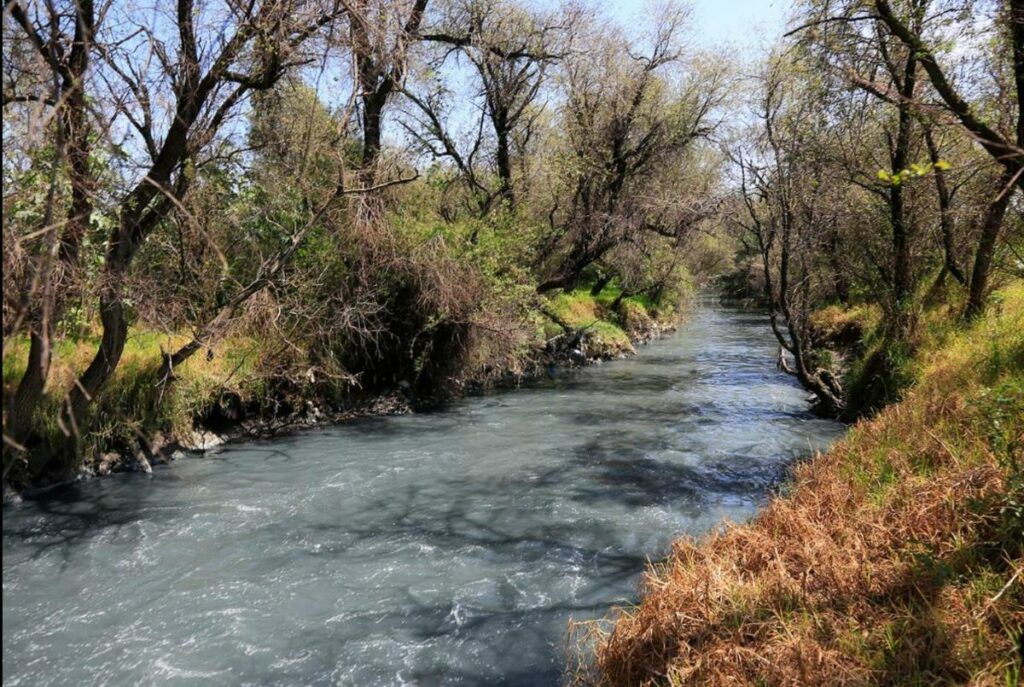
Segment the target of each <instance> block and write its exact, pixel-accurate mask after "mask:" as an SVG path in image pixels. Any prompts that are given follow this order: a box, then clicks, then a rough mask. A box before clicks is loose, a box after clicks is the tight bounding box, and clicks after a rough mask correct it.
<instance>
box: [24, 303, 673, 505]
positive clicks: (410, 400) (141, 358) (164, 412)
mask: <svg viewBox="0 0 1024 687" xmlns="http://www.w3.org/2000/svg"><path fill="white" fill-rule="evenodd" d="M691 293H692V292H690V291H686V292H685V294H686V295H685V296H684V298H683V299H681V300H680V301H679V302H678V303H675V304H670V305H666V304H660V305H656V304H654V303H652V302H650V301H649V300H645V299H642V298H628V299H625V298H620V294H621V292H620V291H619V290H618V289H616V288H614V287H612V288H606V289H605V292H604V293H603V294H598V295H596V296H595V295H593V294H591V293H590V289H589V286H586V287H581V288H579V289H576V290H574V291H571V292H567V293H560V294H558V295H556V296H554V297H551V298H545V299H543V301H542V303H543V305H542V306H541V307H540V308H538V309H537V312H536V321H537V328H536V332H537V333H536V336H535V338H534V340H533V341H529V342H526V343H525V344H524V345H523V346H522V350H521V352H520V353H518V354H516V355H515V356H512V357H509V358H505V359H504V360H500V361H498V364H497V365H487V366H483V367H477V368H475V369H469V368H467V369H463V370H461V371H457V372H456V373H455V374H454V375H453V376H451V377H450V378H449V379H448V380H446V384H445V386H444V388H439V389H436V390H433V391H432V392H431V393H429V394H427V395H423V394H420V393H418V386H419V385H415V384H414V383H412V382H410V381H409V380H406V379H401V380H397V383H396V384H395V385H394V386H393V387H387V386H386V387H384V388H377V389H369V390H367V389H363V388H362V387H361V386H360V385H359V384H358V382H356V381H355V379H354V378H347V379H342V380H340V381H341V383H340V384H338V383H336V381H334V380H331V379H329V378H328V375H325V374H323V373H322V372H320V371H318V370H317V367H316V366H315V365H313V366H309V365H307V366H306V367H307V368H308V369H307V371H306V374H305V375H304V376H303V377H300V378H299V379H298V380H297V379H296V376H295V375H294V374H290V375H289V376H284V375H280V374H278V375H277V376H276V377H275V373H274V372H273V371H268V370H266V369H263V368H264V367H265V366H261V359H262V358H263V357H265V356H266V350H265V347H263V346H261V344H260V343H259V342H258V341H255V340H253V339H240V338H237V337H234V338H228V339H226V340H225V341H223V342H221V343H220V344H219V345H218V346H216V347H211V348H210V349H209V351H208V352H207V355H206V356H195V358H194V359H193V360H191V361H189V363H188V364H187V365H186V366H185V367H184V368H182V369H180V370H176V374H175V378H174V380H173V382H172V383H171V384H168V385H166V388H164V385H161V384H160V383H159V382H158V380H157V378H156V375H155V373H154V372H153V371H154V370H155V369H156V367H157V365H158V361H159V360H160V357H161V355H162V351H164V350H169V349H171V348H173V347H174V346H175V344H177V345H180V343H178V342H177V341H176V340H175V337H172V336H167V335H160V334H157V333H155V332H145V331H139V332H136V333H135V334H134V335H133V337H132V339H131V344H130V345H129V348H128V352H127V356H126V357H127V358H128V360H127V364H126V366H125V370H124V372H123V373H122V375H121V377H120V378H119V379H117V380H115V383H114V385H113V387H112V389H111V390H110V392H108V393H107V394H106V398H107V399H111V400H112V402H111V403H108V404H106V406H105V407H104V406H103V405H102V404H101V409H100V415H101V420H102V421H103V426H102V427H101V428H100V429H99V430H97V431H96V432H95V433H94V434H93V435H92V436H91V437H88V438H87V441H86V443H85V446H86V447H87V448H86V450H85V451H84V452H83V455H82V458H81V460H80V462H79V463H78V464H77V466H75V468H74V470H73V472H72V473H70V474H69V473H66V472H65V473H56V474H55V473H44V474H41V475H35V476H33V475H32V474H31V469H30V470H29V472H28V474H26V475H23V477H22V478H21V479H20V480H19V481H17V482H15V483H14V484H13V485H12V484H11V483H10V482H6V481H5V485H4V502H5V503H6V502H8V501H12V500H16V499H18V498H20V497H21V496H23V495H24V496H31V495H33V494H36V493H38V492H39V490H41V489H43V490H45V489H48V488H51V487H54V486H59V485H62V484H67V483H68V482H70V481H76V480H81V479H88V478H92V477H101V476H105V475H110V474H114V473H119V472H144V473H151V472H152V471H153V466H154V465H158V464H167V463H170V462H172V461H174V460H178V459H180V458H183V457H185V456H186V455H199V454H202V453H205V452H207V451H210V450H214V449H218V448H220V447H222V446H224V445H225V444H228V443H232V442H237V441H246V440H256V439H267V438H271V437H275V436H280V435H282V434H285V433H288V432H293V431H297V430H301V429H308V428H313V427H319V426H324V425H330V424H337V423H342V422H350V421H352V420H355V419H358V418H365V417H372V416H380V415H396V414H405V413H411V412H416V411H423V410H433V409H436V408H438V407H441V406H443V405H444V404H446V403H448V402H451V401H452V400H455V399H458V398H461V397H464V396H467V395H477V394H482V393H487V392H489V391H492V390H495V389H507V388H515V387H517V386H519V385H521V384H523V383H526V382H529V381H531V380H536V379H538V378H543V377H550V376H554V375H556V374H558V371H559V370H565V369H572V368H575V367H580V366H584V365H591V364H595V363H599V362H604V361H609V360H615V359H621V358H624V357H627V356H631V355H635V354H636V346H638V345H642V344H644V343H647V342H649V341H650V340H652V339H654V338H656V337H658V336H662V335H664V334H665V333H667V332H671V331H674V330H675V328H676V327H677V326H678V325H679V323H680V322H681V321H682V320H683V319H684V318H685V317H686V314H687V312H688V310H689V308H690V307H691V305H690V302H691V300H692V295H691ZM178 338H181V337H178ZM19 353H23V351H19V350H18V349H17V347H16V346H15V347H13V350H10V351H5V362H4V373H5V386H6V381H7V380H8V379H10V380H14V379H17V376H18V374H19V373H20V368H19V365H18V364H17V363H18V359H19ZM76 353H77V351H74V350H65V351H62V357H63V359H64V361H65V367H66V368H67V369H65V370H64V371H63V374H64V375H65V376H70V374H71V371H72V370H73V369H74V367H75V363H76ZM21 366H22V367H23V363H22V365H21ZM55 374H56V376H57V377H58V378H59V377H60V376H61V375H62V372H61V371H57V372H56V373H55ZM318 376H319V379H318ZM53 402H54V403H56V400H55V399H54V400H53ZM102 416H106V417H105V419H104V418H103V417H102ZM48 429H49V432H50V434H51V435H56V434H57V429H58V428H55V427H52V428H48ZM44 441H49V442H51V443H57V441H59V437H56V438H46V439H44ZM28 465H29V468H31V458H30V459H29V463H28Z"/></svg>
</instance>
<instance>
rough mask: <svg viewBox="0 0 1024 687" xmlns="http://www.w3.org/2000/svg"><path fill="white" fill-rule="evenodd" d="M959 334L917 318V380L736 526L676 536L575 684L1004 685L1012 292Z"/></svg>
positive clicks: (1022, 407)
mask: <svg viewBox="0 0 1024 687" xmlns="http://www.w3.org/2000/svg"><path fill="white" fill-rule="evenodd" d="M997 300H998V301H999V303H1000V305H999V307H998V309H994V312H992V313H991V314H990V315H989V316H988V317H987V318H986V319H984V320H982V321H980V322H978V323H976V324H975V325H974V326H973V327H972V328H970V329H966V330H959V329H955V328H953V327H951V326H950V325H949V324H944V323H945V322H948V321H949V320H948V311H947V309H945V308H941V309H935V310H933V311H931V312H929V313H927V314H926V317H927V324H928V325H929V326H927V327H925V329H926V330H927V331H928V334H927V335H926V339H927V340H926V341H924V342H922V348H921V353H920V354H919V355H918V356H917V357H916V358H915V361H914V373H915V376H916V377H917V379H918V382H917V384H916V385H915V386H914V388H913V389H912V390H911V391H910V392H909V393H908V394H907V396H906V398H905V399H904V400H903V401H902V402H901V403H899V404H896V405H894V406H891V407H890V408H888V409H887V410H885V411H883V412H882V413H881V414H880V415H878V416H877V417H876V418H874V419H872V420H868V421H864V422H862V423H861V424H859V425H858V426H857V427H855V428H854V429H853V430H852V431H851V432H850V434H849V435H848V436H847V437H846V438H845V439H844V440H842V441H841V442H840V443H839V444H838V445H837V446H835V447H834V448H833V449H832V450H831V451H829V452H828V453H826V454H824V455H819V456H818V457H816V458H815V459H814V460H811V461H810V462H808V463H806V464H804V465H802V466H800V467H798V468H797V469H796V471H795V478H794V480H793V483H792V485H791V486H789V487H788V488H787V493H786V494H783V495H780V496H778V497H776V498H775V499H773V500H772V501H771V503H770V504H769V505H768V507H767V508H766V509H765V510H764V511H763V513H762V514H761V515H760V516H758V517H757V518H756V519H755V520H754V521H752V522H751V523H749V524H744V525H732V526H728V527H725V528H724V529H722V530H721V531H719V532H715V533H713V534H711V535H709V536H708V537H707V538H706V539H703V540H695V539H692V538H683V539H680V540H679V541H677V542H676V544H675V545H674V547H673V551H672V554H671V556H670V557H669V558H668V560H667V561H665V562H663V563H660V564H658V565H655V566H654V567H653V568H652V569H651V570H650V571H649V573H648V575H647V576H646V579H645V581H644V583H643V598H642V601H641V603H640V604H639V605H638V606H637V607H635V608H629V609H622V610H621V612H620V613H619V615H618V617H617V618H616V619H615V622H614V625H613V626H611V627H610V628H607V627H606V628H605V630H602V629H600V628H598V627H595V626H592V627H590V628H588V629H589V631H590V632H591V639H593V640H596V642H597V644H598V646H597V652H596V658H595V659H594V662H593V664H592V665H590V666H588V668H587V669H585V670H582V671H581V672H580V676H579V678H580V681H581V682H584V683H587V682H595V683H598V684H616V685H618V684H622V685H625V684H629V685H638V684H699V685H735V684H758V685H761V684H763V685H823V684H829V685H864V684H891V685H897V684H898V685H914V684H948V683H966V684H977V685H1007V686H1009V685H1016V684H1020V679H1021V661H1022V658H1024V657H1022V655H1021V641H1022V635H1021V628H1022V627H1024V580H1022V576H1024V551H1022V542H1024V474H1022V469H1024V284H1022V283H1020V282H1017V283H1016V284H1014V285H1012V286H1011V287H1008V288H1007V289H1005V290H1004V291H1002V292H1001V293H1000V294H999V297H998V298H997Z"/></svg>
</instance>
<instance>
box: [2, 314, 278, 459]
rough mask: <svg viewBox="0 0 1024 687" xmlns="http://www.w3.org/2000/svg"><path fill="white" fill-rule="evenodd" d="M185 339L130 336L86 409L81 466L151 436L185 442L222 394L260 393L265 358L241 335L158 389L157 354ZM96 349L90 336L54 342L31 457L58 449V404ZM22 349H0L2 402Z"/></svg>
mask: <svg viewBox="0 0 1024 687" xmlns="http://www.w3.org/2000/svg"><path fill="white" fill-rule="evenodd" d="M185 341H187V338H186V337H185V336H184V335H173V334H172V335H169V334H164V333H160V332H156V331H151V330H145V329H137V328H136V329H133V330H132V331H131V332H130V334H129V337H128V340H127V342H126V345H125V349H124V353H123V355H122V357H121V361H120V364H119V365H118V367H117V371H116V373H115V374H114V377H113V378H112V379H111V380H110V382H109V383H108V384H107V385H106V386H105V387H104V389H103V390H102V391H101V393H100V396H99V397H98V398H97V399H96V402H95V403H94V404H93V406H92V410H91V413H92V414H91V416H90V418H89V420H88V427H89V431H88V432H85V433H83V437H82V439H83V443H82V445H81V452H80V453H81V457H82V458H83V459H84V460H85V461H86V462H88V461H91V460H94V459H96V458H97V457H98V456H99V455H100V454H102V453H103V452H105V451H109V450H116V449H118V448H122V447H123V446H124V445H125V444H133V443H134V442H135V440H137V439H138V438H144V439H146V440H148V439H151V438H152V437H153V436H154V435H155V434H156V433H158V432H159V433H164V434H166V435H168V436H175V437H185V436H187V435H188V434H189V433H190V432H191V431H192V430H193V427H194V423H195V421H196V420H197V419H199V418H201V417H203V416H205V415H206V414H207V412H208V411H209V409H210V408H211V407H212V406H213V405H214V404H216V403H217V402H218V400H219V399H220V398H221V397H222V396H223V395H224V394H225V393H233V394H236V395H237V396H238V397H239V398H241V399H242V400H243V401H247V400H250V399H252V398H254V397H256V396H258V395H259V394H261V393H262V392H263V389H264V387H263V382H262V381H261V376H260V375H259V374H258V371H257V366H258V364H259V362H260V360H261V355H262V354H263V353H264V352H263V351H262V350H261V348H260V344H259V342H257V341H255V340H253V339H249V338H244V337H232V338H230V339H228V340H225V341H222V342H220V343H218V344H217V345H216V346H215V347H214V348H213V349H211V350H210V351H207V350H203V351H200V352H199V353H197V354H196V355H194V356H192V357H191V358H190V359H189V360H188V361H186V362H185V363H184V364H183V365H181V366H180V367H179V368H177V369H176V370H175V375H174V382H173V383H172V384H161V383H160V377H159V374H158V371H159V368H160V364H161V360H162V354H163V352H165V351H167V352H171V351H174V350H175V349H176V347H178V346H180V345H181V344H183V343H185ZM97 344H98V341H97V340H95V339H93V338H85V339H81V340H78V341H67V340H65V341H58V342H57V343H55V345H54V352H53V361H52V365H51V371H50V376H49V379H48V382H47V386H46V391H45V396H44V398H43V401H42V403H41V408H40V409H39V412H37V413H36V418H37V420H36V426H35V427H34V435H35V442H36V445H35V446H34V448H33V450H32V451H31V452H30V453H31V454H33V455H34V456H37V457H40V458H41V457H43V456H46V455H52V454H53V453H54V452H58V451H59V450H60V446H61V444H62V443H63V442H64V440H65V429H66V428H62V427H61V426H60V424H59V423H58V409H59V407H60V403H61V401H62V400H63V398H64V395H65V394H66V393H67V391H68V389H69V388H71V385H72V384H73V383H74V381H75V379H76V378H77V376H78V375H79V374H80V373H81V372H82V370H84V369H85V368H86V366H87V365H88V364H89V361H90V360H91V358H92V356H93V354H94V353H95V351H96V346H97ZM27 351H28V342H27V341H26V340H24V339H13V340H12V341H10V342H9V343H8V345H7V346H6V347H5V349H4V355H3V383H4V396H5V398H7V399H10V398H11V397H12V395H13V393H14V390H15V388H16V385H17V384H18V381H19V380H20V378H21V375H22V374H23V372H24V369H25V364H26V358H27Z"/></svg>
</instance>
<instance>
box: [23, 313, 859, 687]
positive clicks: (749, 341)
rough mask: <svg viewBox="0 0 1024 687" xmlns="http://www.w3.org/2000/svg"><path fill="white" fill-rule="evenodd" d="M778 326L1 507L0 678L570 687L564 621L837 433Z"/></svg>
mask: <svg viewBox="0 0 1024 687" xmlns="http://www.w3.org/2000/svg"><path fill="white" fill-rule="evenodd" d="M775 350H776V347H775V344H774V341H773V339H772V335H771V332H770V331H769V329H768V326H767V324H766V321H765V319H764V318H763V317H761V316H759V315H756V314H751V313H745V312H741V311H737V310H730V309H728V308H724V307H722V306H720V305H718V304H717V303H714V302H713V301H710V300H705V301H703V302H702V303H701V304H699V305H698V306H697V307H696V309H695V311H694V312H693V314H692V316H691V317H690V319H689V320H688V322H687V323H685V324H684V325H683V326H682V327H681V328H680V329H679V331H677V332H676V333H674V334H671V335H668V336H666V337H664V338H661V339H659V340H657V341H654V342H652V343H650V344H648V345H647V346H644V347H643V348H641V350H640V353H639V355H637V356H636V357H634V358H631V359H629V360H622V361H615V362H610V363H605V364H601V365H596V366H593V367H588V368H584V369H581V370H576V371H560V372H559V373H558V375H557V376H556V378H555V379H553V380H545V381H543V382H538V383H534V384H531V385H529V386H528V387H527V388H523V389H518V390H514V391H508V392H502V393H498V394H494V395H489V396H483V397H477V398H470V399H466V400H463V401H461V402H458V403H456V404H454V405H452V406H450V407H449V408H447V409H445V410H443V411H438V412H432V413H425V414H417V415H406V416H398V417H383V418H370V419H364V420H359V421H356V422H352V423H349V424H345V425H340V426H334V427H327V428H322V429H316V430H310V431H304V432H301V433H297V434H294V435H292V436H287V437H283V438H277V439H274V440H270V441H266V442H262V443H246V444H238V445H232V446H228V447H225V448H224V449H223V450H221V451H219V452H216V453H212V454H208V455H206V456H204V457H201V458H188V459H184V460H180V461H178V462H176V463H173V464H171V465H169V466H159V467H157V468H156V469H155V470H154V473H153V474H152V475H146V474H142V473H139V474H120V475H115V476H111V477H107V478H103V479H96V480H90V481H86V482H82V483H79V484H76V485H73V486H70V487H66V488H61V489H59V490H56V491H53V492H50V493H48V494H47V495H46V496H45V497H43V498H39V499H35V500H26V501H25V502H23V503H21V504H18V505H15V506H11V507H6V508H5V509H4V515H3V666H4V667H3V675H4V684H5V685H87V684H111V685H122V684H124V685H128V684H131V685H134V684H173V685H235V684H259V685H296V684H304V685H359V686H360V687H362V686H364V685H368V686H373V685H497V684H508V685H531V686H533V685H555V684H559V683H560V682H561V681H562V679H563V670H564V666H565V664H566V658H565V656H566V651H567V650H568V649H567V631H566V628H567V624H568V623H569V621H570V620H571V619H573V620H586V619H589V618H594V617H598V616H602V615H604V614H605V613H607V611H608V609H609V608H611V607H612V606H614V605H616V604H621V603H628V602H629V601H631V600H635V599H636V585H637V582H638V580H639V577H640V575H641V573H642V571H643V568H644V565H645V562H646V560H647V559H648V558H654V559H656V558H657V557H658V556H660V555H663V554H664V553H665V552H666V551H667V549H668V546H669V544H670V542H671V540H672V539H673V538H674V537H675V536H678V535H679V534H682V533H692V534H700V533H704V532H706V531H708V530H709V529H711V528H713V527H715V526H717V525H719V524H720V523H722V522H723V521H725V520H732V521H742V520H744V519H747V518H749V517H751V516H752V515H753V514H755V513H756V511H757V508H758V507H759V506H760V505H761V504H763V503H764V500H765V499H766V498H767V496H768V495H769V494H770V492H771V489H772V488H773V487H774V486H776V485H778V484H779V483H780V481H781V480H783V479H785V476H786V474H787V470H788V468H789V467H790V466H791V465H792V463H793V461H794V460H797V459H799V458H801V457H805V456H808V455H810V454H811V453H813V452H814V451H815V450H819V449H822V448H824V447H826V446H827V445H828V444H829V443H830V442H831V441H832V440H834V439H835V438H836V437H837V436H839V434H840V433H841V431H842V426H841V425H839V424H838V423H835V422H831V421H827V420H823V419H820V418H816V417H814V416H813V415H811V414H810V413H809V412H808V410H807V402H806V394H805V393H804V392H803V391H802V390H801V389H800V388H799V387H798V386H797V385H796V384H795V383H794V382H793V380H792V379H790V378H789V377H787V376H786V375H784V374H782V373H780V372H778V371H777V370H776V369H775V364H774V363H775V359H776V356H775Z"/></svg>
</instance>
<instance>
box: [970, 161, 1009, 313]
mask: <svg viewBox="0 0 1024 687" xmlns="http://www.w3.org/2000/svg"><path fill="white" fill-rule="evenodd" d="M1012 183H1013V175H1012V174H1010V172H1008V171H1007V172H1004V173H1003V174H1002V176H1000V178H999V191H998V195H996V197H995V198H993V199H992V202H990V203H989V205H988V208H986V210H985V215H984V217H983V218H982V223H981V237H980V238H979V239H978V248H977V251H976V252H975V255H974V269H972V270H971V284H970V291H969V293H968V296H967V306H966V307H965V308H964V318H965V319H967V320H971V319H974V318H976V317H977V316H978V315H980V314H981V311H982V310H983V309H984V307H985V297H986V295H987V293H988V284H989V277H990V274H991V271H992V257H993V254H994V253H995V249H996V242H997V241H998V240H999V232H1000V230H1001V229H1002V227H1003V218H1004V217H1005V216H1006V208H1007V206H1009V204H1010V195H1011V193H1012V192H1013V188H1012V186H1011V184H1012Z"/></svg>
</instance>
